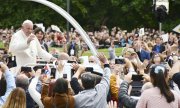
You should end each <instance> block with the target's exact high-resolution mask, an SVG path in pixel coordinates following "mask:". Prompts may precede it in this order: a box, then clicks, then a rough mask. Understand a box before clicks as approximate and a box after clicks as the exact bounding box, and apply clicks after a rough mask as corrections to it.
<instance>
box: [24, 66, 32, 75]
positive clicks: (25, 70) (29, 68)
mask: <svg viewBox="0 0 180 108" xmlns="http://www.w3.org/2000/svg"><path fill="white" fill-rule="evenodd" d="M22 71H23V72H24V73H28V72H31V71H32V69H31V67H24V66H22V67H21V72H22Z"/></svg>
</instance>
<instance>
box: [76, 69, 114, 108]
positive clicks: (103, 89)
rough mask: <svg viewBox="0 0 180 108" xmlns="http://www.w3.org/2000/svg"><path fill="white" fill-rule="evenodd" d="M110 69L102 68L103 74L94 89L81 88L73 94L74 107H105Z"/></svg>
mask: <svg viewBox="0 0 180 108" xmlns="http://www.w3.org/2000/svg"><path fill="white" fill-rule="evenodd" d="M110 73H111V72H110V69H109V68H105V69H104V76H103V78H102V80H101V82H100V83H99V84H97V85H96V86H95V88H94V89H89V90H83V91H81V92H79V94H77V95H75V96H74V98H75V108H106V106H107V101H106V99H107V95H108V92H109V86H110V81H109V80H110Z"/></svg>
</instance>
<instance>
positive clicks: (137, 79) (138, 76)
mask: <svg viewBox="0 0 180 108" xmlns="http://www.w3.org/2000/svg"><path fill="white" fill-rule="evenodd" d="M131 79H132V80H133V81H142V80H143V75H132V78H131Z"/></svg>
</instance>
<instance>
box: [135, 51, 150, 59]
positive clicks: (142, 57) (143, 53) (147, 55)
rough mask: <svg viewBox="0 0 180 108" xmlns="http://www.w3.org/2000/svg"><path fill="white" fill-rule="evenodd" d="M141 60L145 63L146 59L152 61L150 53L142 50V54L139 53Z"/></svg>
mask: <svg viewBox="0 0 180 108" xmlns="http://www.w3.org/2000/svg"><path fill="white" fill-rule="evenodd" d="M137 54H138V56H139V59H140V60H141V61H142V62H143V61H144V60H145V59H147V60H150V53H149V52H148V51H145V50H143V49H142V50H141V51H140V52H137Z"/></svg>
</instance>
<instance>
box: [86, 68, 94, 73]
mask: <svg viewBox="0 0 180 108" xmlns="http://www.w3.org/2000/svg"><path fill="white" fill-rule="evenodd" d="M85 71H86V72H93V67H86V69H85Z"/></svg>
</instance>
